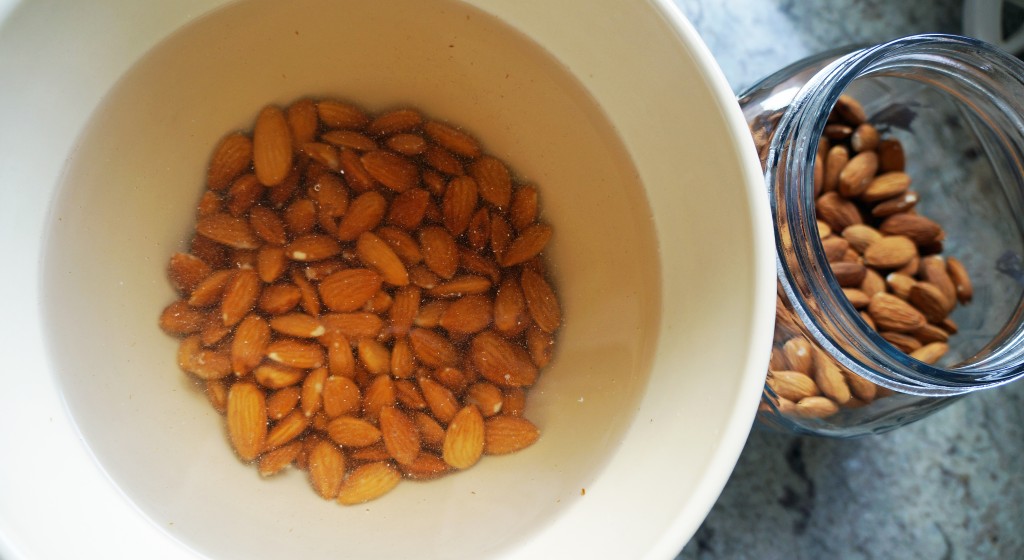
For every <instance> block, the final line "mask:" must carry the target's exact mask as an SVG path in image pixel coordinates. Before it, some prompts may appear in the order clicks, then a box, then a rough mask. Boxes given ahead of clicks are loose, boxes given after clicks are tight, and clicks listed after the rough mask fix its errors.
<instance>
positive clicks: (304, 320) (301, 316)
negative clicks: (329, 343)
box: [270, 313, 327, 338]
mask: <svg viewBox="0 0 1024 560" xmlns="http://www.w3.org/2000/svg"><path fill="white" fill-rule="evenodd" d="M270 328H271V329H273V330H274V331H276V332H279V333H281V334H284V335H287V336H293V337H296V338H316V337H318V336H323V334H324V333H325V332H327V329H326V328H325V327H324V324H323V323H322V322H321V321H320V319H317V318H316V317H313V316H312V315H307V314H305V313H288V314H285V315H278V316H276V317H272V318H271V319H270Z"/></svg>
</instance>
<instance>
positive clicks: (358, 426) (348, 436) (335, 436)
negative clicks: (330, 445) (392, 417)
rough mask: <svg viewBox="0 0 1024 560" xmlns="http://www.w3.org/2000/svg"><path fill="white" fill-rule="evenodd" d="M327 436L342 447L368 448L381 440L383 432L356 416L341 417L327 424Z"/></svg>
mask: <svg viewBox="0 0 1024 560" xmlns="http://www.w3.org/2000/svg"><path fill="white" fill-rule="evenodd" d="M327 435H328V437H330V438H331V440H332V441H334V443H337V444H338V445H340V446H342V447H366V446H369V445H373V444H375V443H377V442H378V441H380V440H381V431H380V430H379V429H377V426H374V425H373V424H371V423H370V422H367V421H366V420H363V419H362V418H356V417H354V416H339V417H337V418H335V419H333V420H331V421H330V422H329V423H328V424H327Z"/></svg>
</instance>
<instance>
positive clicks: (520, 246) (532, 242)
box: [501, 224, 552, 267]
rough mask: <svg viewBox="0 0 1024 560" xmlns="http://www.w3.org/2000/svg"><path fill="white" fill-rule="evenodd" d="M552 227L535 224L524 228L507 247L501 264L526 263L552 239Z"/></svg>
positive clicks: (507, 265) (508, 265)
mask: <svg viewBox="0 0 1024 560" xmlns="http://www.w3.org/2000/svg"><path fill="white" fill-rule="evenodd" d="M551 235H552V229H551V226H549V225H546V224H533V225H531V226H529V227H527V228H526V229H525V230H523V231H522V232H521V233H520V234H519V236H518V237H516V238H515V239H514V240H512V242H511V243H510V244H509V246H508V248H507V249H505V251H504V253H503V254H502V257H501V266H503V267H510V266H514V265H517V264H521V263H524V262H526V261H528V260H530V259H532V258H533V257H536V256H537V255H539V254H540V252H541V251H543V250H544V248H545V247H546V246H547V244H548V241H550V240H551Z"/></svg>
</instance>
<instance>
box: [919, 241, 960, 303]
mask: <svg viewBox="0 0 1024 560" xmlns="http://www.w3.org/2000/svg"><path fill="white" fill-rule="evenodd" d="M918 274H919V275H920V277H921V279H922V280H924V281H926V282H931V283H932V284H934V285H935V287H936V288H938V289H939V290H940V291H941V292H942V294H943V295H944V296H945V298H946V311H947V312H949V311H951V310H952V309H953V307H954V306H955V305H956V302H957V291H956V285H955V284H954V283H953V279H952V278H950V276H949V273H948V272H947V267H946V261H945V259H943V258H942V257H940V256H936V255H933V256H929V257H924V258H923V259H921V268H920V270H919V272H918Z"/></svg>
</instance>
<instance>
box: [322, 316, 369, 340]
mask: <svg viewBox="0 0 1024 560" xmlns="http://www.w3.org/2000/svg"><path fill="white" fill-rule="evenodd" d="M320 321H321V322H323V324H324V327H325V328H326V329H327V334H328V335H331V334H340V335H344V336H346V337H348V338H351V339H359V338H376V337H377V335H379V334H380V333H381V330H382V329H383V328H384V320H383V319H381V318H380V316H378V315H376V314H374V313H366V312H361V311H357V312H354V313H327V314H325V315H322V316H321V317H320Z"/></svg>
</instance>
